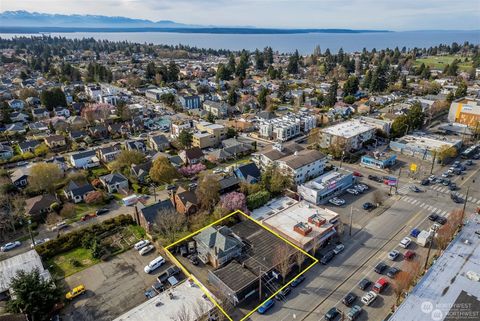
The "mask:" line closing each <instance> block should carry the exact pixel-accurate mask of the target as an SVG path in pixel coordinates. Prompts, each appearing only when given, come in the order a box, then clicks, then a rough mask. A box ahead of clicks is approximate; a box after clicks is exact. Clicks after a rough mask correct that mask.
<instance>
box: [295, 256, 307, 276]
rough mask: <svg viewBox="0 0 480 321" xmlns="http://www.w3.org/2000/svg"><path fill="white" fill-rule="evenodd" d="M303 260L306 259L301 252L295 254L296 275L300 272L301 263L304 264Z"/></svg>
mask: <svg viewBox="0 0 480 321" xmlns="http://www.w3.org/2000/svg"><path fill="white" fill-rule="evenodd" d="M305 259H306V256H305V254H303V252H302V251H297V253H295V261H296V263H297V266H298V273H300V272H302V264H303V262H305Z"/></svg>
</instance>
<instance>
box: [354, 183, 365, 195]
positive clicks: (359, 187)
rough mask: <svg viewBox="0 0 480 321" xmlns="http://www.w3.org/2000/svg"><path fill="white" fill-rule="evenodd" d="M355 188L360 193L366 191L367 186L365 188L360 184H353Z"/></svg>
mask: <svg viewBox="0 0 480 321" xmlns="http://www.w3.org/2000/svg"><path fill="white" fill-rule="evenodd" d="M353 189H355V190H356V191H357V192H359V193H363V192H364V191H365V188H363V186H360V185H355V186H353Z"/></svg>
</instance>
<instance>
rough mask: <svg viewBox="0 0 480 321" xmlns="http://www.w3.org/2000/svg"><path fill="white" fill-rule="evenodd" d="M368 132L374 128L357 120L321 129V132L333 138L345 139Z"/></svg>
mask: <svg viewBox="0 0 480 321" xmlns="http://www.w3.org/2000/svg"><path fill="white" fill-rule="evenodd" d="M370 130H375V127H374V126H373V125H371V124H368V123H366V122H364V121H360V120H357V119H354V120H350V121H346V122H342V123H339V124H337V125H333V126H330V127H327V128H325V129H322V132H324V133H328V134H330V135H334V136H342V137H345V138H350V137H354V136H357V135H360V134H363V133H365V132H368V131H370Z"/></svg>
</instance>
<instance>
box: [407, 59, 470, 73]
mask: <svg viewBox="0 0 480 321" xmlns="http://www.w3.org/2000/svg"><path fill="white" fill-rule="evenodd" d="M455 59H459V60H460V61H461V62H460V63H459V64H458V66H459V68H460V70H462V71H467V70H468V69H470V68H472V62H471V61H468V62H465V57H460V56H454V55H449V56H429V57H426V58H418V59H416V60H415V65H416V66H420V65H421V64H422V63H424V64H425V65H427V66H429V67H430V68H433V69H440V70H443V68H445V66H446V65H448V64H451V63H452V62H453V60H455ZM469 60H470V59H469Z"/></svg>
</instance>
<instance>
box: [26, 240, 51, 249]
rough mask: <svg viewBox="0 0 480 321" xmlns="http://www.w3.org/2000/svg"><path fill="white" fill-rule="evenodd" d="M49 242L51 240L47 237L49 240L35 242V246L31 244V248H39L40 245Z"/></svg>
mask: <svg viewBox="0 0 480 321" xmlns="http://www.w3.org/2000/svg"><path fill="white" fill-rule="evenodd" d="M48 241H50V239H49V238H48V237H47V238H44V239H39V240H35V245H33V243H32V244H30V248H32V249H33V248H34V247H35V246H38V245H40V244H43V243H46V242H48Z"/></svg>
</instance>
